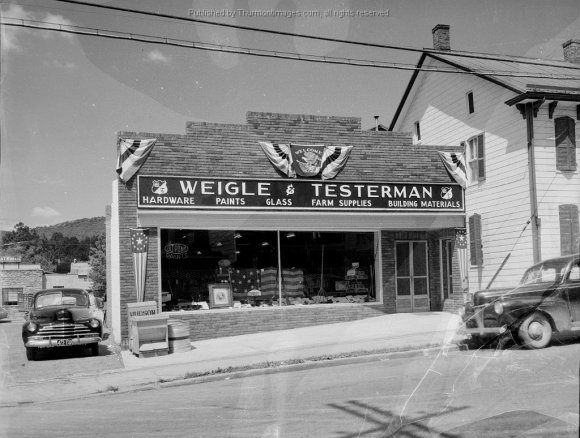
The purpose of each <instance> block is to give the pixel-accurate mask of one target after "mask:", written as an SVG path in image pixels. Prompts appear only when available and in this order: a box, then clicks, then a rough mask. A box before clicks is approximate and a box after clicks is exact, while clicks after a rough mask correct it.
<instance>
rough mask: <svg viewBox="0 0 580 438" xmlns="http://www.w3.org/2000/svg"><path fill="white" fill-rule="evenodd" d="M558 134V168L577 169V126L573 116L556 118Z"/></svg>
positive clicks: (555, 124)
mask: <svg viewBox="0 0 580 438" xmlns="http://www.w3.org/2000/svg"><path fill="white" fill-rule="evenodd" d="M554 130H555V134H556V169H558V170H576V126H575V122H574V119H573V118H572V117H567V116H566V117H558V118H556V119H555V120H554Z"/></svg>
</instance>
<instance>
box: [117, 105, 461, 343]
mask: <svg viewBox="0 0 580 438" xmlns="http://www.w3.org/2000/svg"><path fill="white" fill-rule="evenodd" d="M360 127H361V121H360V118H354V117H323V116H312V115H299V114H276V113H257V112H248V113H247V124H246V125H232V124H219V123H207V122H189V123H187V126H186V133H185V135H178V134H163V133H146V132H120V133H119V134H118V136H119V137H120V138H133V139H136V138H157V142H156V144H155V146H154V148H153V151H152V152H151V155H150V156H149V158H148V159H147V161H146V162H145V164H144V165H143V167H142V168H141V170H140V172H139V173H140V174H142V175H166V176H187V175H191V176H195V177H214V178H219V177H227V178H242V177H249V178H261V179H276V178H278V177H280V176H283V175H281V174H280V173H279V171H278V170H277V169H275V168H274V166H272V165H271V164H270V162H269V161H268V160H267V159H266V157H265V155H264V153H263V151H262V149H261V148H260V146H259V144H258V142H259V141H270V142H279V143H288V142H294V143H307V144H316V143H319V144H325V145H332V146H347V145H348V146H353V150H352V153H351V156H350V158H349V161H348V162H347V164H346V166H345V168H344V169H343V170H342V172H341V173H339V174H338V176H337V177H336V178H335V179H336V180H337V181H369V182H372V181H377V182H384V181H391V182H418V181H425V182H433V183H449V182H453V180H452V179H451V177H450V175H449V174H448V173H447V171H446V170H445V168H444V165H443V164H442V162H441V160H440V159H439V156H438V154H437V150H445V151H459V149H460V148H458V147H437V148H435V147H433V146H425V145H415V146H414V145H413V144H412V139H411V136H410V135H409V134H405V133H394V132H388V131H361V129H360ZM119 224H120V259H121V260H120V273H121V313H122V318H121V319H122V337H125V336H126V334H127V321H126V317H125V314H126V313H125V309H126V304H127V303H131V302H135V286H134V281H135V280H134V274H133V261H132V255H131V248H130V239H129V229H130V228H132V227H136V226H137V225H138V223H137V190H136V178H133V179H132V180H130V181H129V182H128V183H127V184H123V183H120V184H119ZM382 239H383V248H384V251H385V253H384V254H383V273H384V276H383V289H384V294H385V298H384V302H385V305H384V307H382V308H381V309H380V311H382V312H390V313H392V312H395V311H396V309H395V307H394V284H393V275H392V273H393V272H394V255H393V254H392V251H393V246H392V245H384V243H386V242H385V240H387V241H388V239H389V238H388V234H387V233H383V234H382ZM158 248H159V236H158V235H157V232H156V230H153V229H152V230H151V234H150V236H149V251H148V262H147V280H146V285H145V299H146V300H155V301H158V299H159V298H158V295H159V273H158V272H157V266H158V260H157V254H158ZM379 307H380V306H379ZM319 309H320V310H319ZM268 311H270V313H268ZM377 311H379V310H377V308H376V307H375V306H358V307H356V306H355V307H350V306H346V307H344V308H343V307H342V306H329V307H324V306H322V307H321V308H319V307H317V306H305V307H304V308H301V310H296V309H290V308H288V309H285V308H283V309H276V310H275V311H272V309H266V311H265V312H264V313H261V312H254V311H252V312H248V313H243V312H239V313H236V312H227V313H222V312H207V313H203V312H200V313H199V314H198V313H195V314H194V315H191V318H192V320H194V321H195V327H197V329H198V330H201V332H200V333H202V332H203V333H206V334H204V335H202V336H204V337H205V336H209V335H208V334H209V333H211V334H212V336H213V337H215V336H222V335H226V334H228V335H231V334H232V333H236V334H241V333H246V330H253V331H262V330H264V329H272V330H273V329H277V328H285V327H288V326H290V327H299V326H300V327H301V326H305V325H314V324H320V323H326V322H337V321H342V320H350V319H358V318H363V317H367V316H369V315H370V314H375V313H376V312H377ZM224 314H226V315H227V317H225V318H224V316H223V315H224ZM243 315H250V317H251V319H249V320H246V318H249V317H247V316H243ZM257 315H261V316H257ZM188 318H189V316H188ZM254 318H261V319H260V323H257V321H256V320H255V319H254ZM321 321H323V322H321ZM206 325H207V326H208V328H207V329H205V328H204V329H200V327H201V326H204V327H205V326H206ZM192 336H197V335H192Z"/></svg>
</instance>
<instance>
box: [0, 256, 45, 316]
mask: <svg viewBox="0 0 580 438" xmlns="http://www.w3.org/2000/svg"><path fill="white" fill-rule="evenodd" d="M21 261H22V258H21V257H20V256H1V257H0V288H1V290H2V305H3V306H15V305H19V306H25V307H26V306H27V303H26V302H25V300H26V297H29V296H32V294H33V293H34V292H35V291H37V290H39V289H44V287H45V285H46V282H45V278H44V271H43V270H42V269H41V267H40V265H34V264H24V263H21Z"/></svg>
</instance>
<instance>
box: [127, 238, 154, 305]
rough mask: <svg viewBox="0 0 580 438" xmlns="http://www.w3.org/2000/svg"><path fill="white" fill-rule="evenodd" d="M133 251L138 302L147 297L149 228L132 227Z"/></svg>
mask: <svg viewBox="0 0 580 438" xmlns="http://www.w3.org/2000/svg"><path fill="white" fill-rule="evenodd" d="M130 232H131V252H132V253H133V270H134V273H135V290H136V292H137V302H139V303H140V302H143V301H144V298H145V274H146V272H147V250H148V248H149V236H148V235H147V234H148V232H149V229H148V228H131V230H130Z"/></svg>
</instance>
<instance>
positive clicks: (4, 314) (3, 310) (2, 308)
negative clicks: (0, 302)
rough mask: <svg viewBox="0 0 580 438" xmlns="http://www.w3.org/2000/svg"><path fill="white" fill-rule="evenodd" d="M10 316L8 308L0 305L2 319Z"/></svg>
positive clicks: (0, 317)
mask: <svg viewBox="0 0 580 438" xmlns="http://www.w3.org/2000/svg"><path fill="white" fill-rule="evenodd" d="M4 318H8V310H6V309H5V308H4V307H0V319H4Z"/></svg>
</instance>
